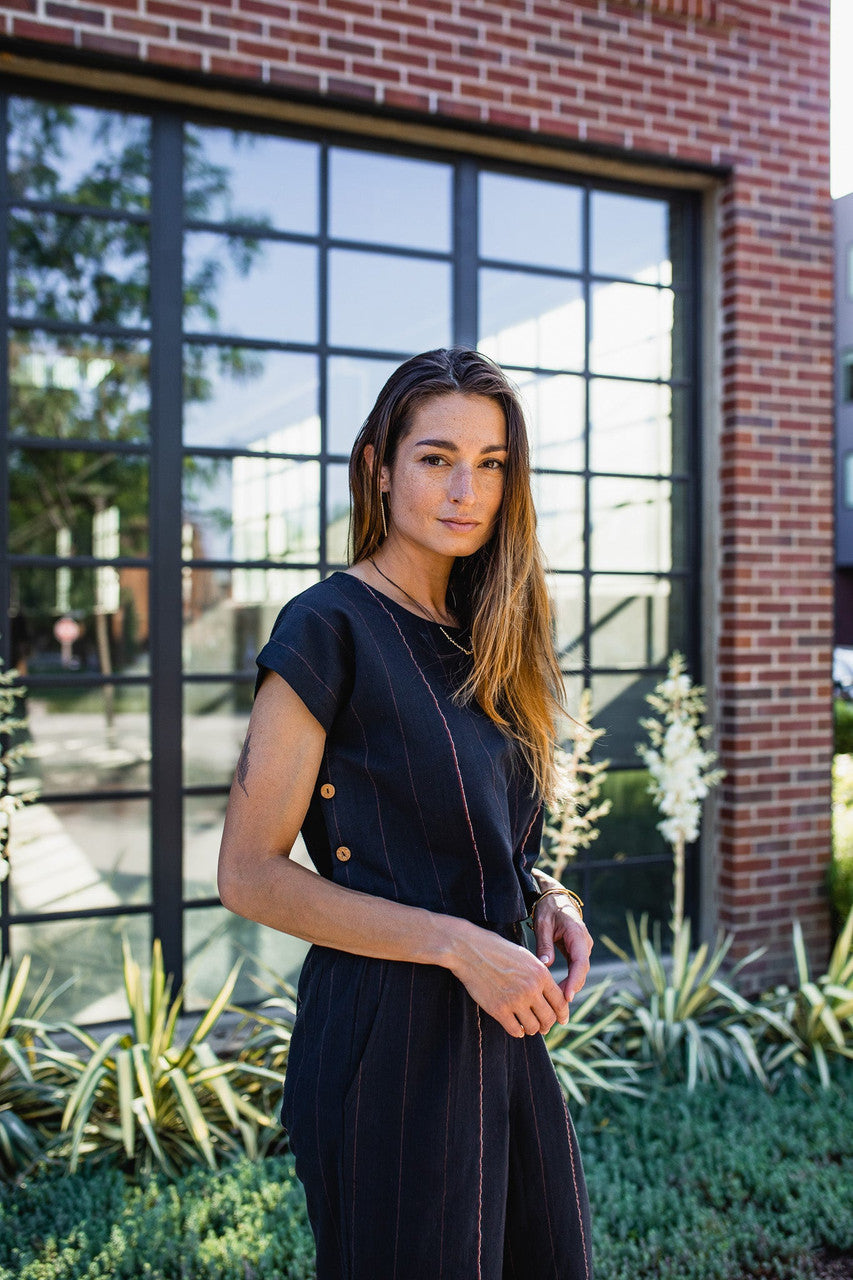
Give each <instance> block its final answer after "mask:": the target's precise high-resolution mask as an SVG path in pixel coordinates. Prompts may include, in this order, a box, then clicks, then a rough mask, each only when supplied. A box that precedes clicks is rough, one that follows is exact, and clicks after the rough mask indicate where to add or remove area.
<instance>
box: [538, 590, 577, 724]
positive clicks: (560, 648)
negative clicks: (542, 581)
mask: <svg viewBox="0 0 853 1280" xmlns="http://www.w3.org/2000/svg"><path fill="white" fill-rule="evenodd" d="M547 582H548V595H549V597H550V600H551V609H552V612H553V618H554V630H555V639H556V644H557V657H558V658H559V661H560V666H561V667H562V669H563V670H564V671H572V670H578V669H582V668H583V667H584V666H585V665H586V662H585V659H584V651H583V591H584V585H583V578H582V577H581V576H580V574H574V573H549V574H548V577H547ZM578 698H580V690H578ZM567 705H568V708H569V711H572V710H573V709H574V708H575V707H576V706H577V701H576V702H574V703H572V702H569V703H568V704H567Z"/></svg>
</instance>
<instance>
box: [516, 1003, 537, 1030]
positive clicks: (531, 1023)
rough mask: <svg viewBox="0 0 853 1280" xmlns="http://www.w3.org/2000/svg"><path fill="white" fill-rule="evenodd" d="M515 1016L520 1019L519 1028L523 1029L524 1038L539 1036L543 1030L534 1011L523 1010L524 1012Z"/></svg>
mask: <svg viewBox="0 0 853 1280" xmlns="http://www.w3.org/2000/svg"><path fill="white" fill-rule="evenodd" d="M515 1016H516V1018H517V1019H518V1023H519V1026H520V1027H521V1034H522V1035H523V1036H538V1035H539V1032H540V1031H541V1030H542V1028H541V1027H540V1025H539V1019H538V1017H537V1016H536V1014H535V1013H534V1012H533V1010H532V1009H526V1010H522V1012H520V1013H516V1015H515Z"/></svg>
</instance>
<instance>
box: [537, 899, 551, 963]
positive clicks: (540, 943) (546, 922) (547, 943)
mask: <svg viewBox="0 0 853 1280" xmlns="http://www.w3.org/2000/svg"><path fill="white" fill-rule="evenodd" d="M535 933H536V954H537V956H538V957H539V959H540V960H541V961H542V963H543V964H548V965H550V964H553V963H554V919H553V916H551V915H550V913H548V912H546V913H545V914H544V916H543V917H542V919H540V920H537V921H536V925H535Z"/></svg>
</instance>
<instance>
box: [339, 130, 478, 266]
mask: <svg viewBox="0 0 853 1280" xmlns="http://www.w3.org/2000/svg"><path fill="white" fill-rule="evenodd" d="M452 180H453V170H452V169H451V167H450V165H447V164H436V163H435V162H434V161H429V160H408V159H404V158H403V157H401V156H384V155H379V154H377V153H376V152H371V151H349V150H346V151H345V150H342V149H338V148H336V147H333V148H332V150H331V151H330V152H329V210H330V213H329V217H330V227H331V234H332V235H333V236H334V237H336V238H337V239H339V240H366V241H367V242H368V244H389V245H399V246H400V247H401V248H411V249H434V250H436V251H438V252H439V253H449V251H450V211H451V196H452V186H451V184H452Z"/></svg>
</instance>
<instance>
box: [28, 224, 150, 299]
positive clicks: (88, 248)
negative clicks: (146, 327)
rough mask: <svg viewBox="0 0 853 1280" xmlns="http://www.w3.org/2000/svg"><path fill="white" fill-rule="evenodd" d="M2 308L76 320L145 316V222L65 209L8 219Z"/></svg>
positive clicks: (146, 237) (146, 257)
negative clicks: (6, 282)
mask: <svg viewBox="0 0 853 1280" xmlns="http://www.w3.org/2000/svg"><path fill="white" fill-rule="evenodd" d="M9 308H10V310H11V311H12V312H13V313H17V314H18V315H22V316H39V317H41V318H42V319H45V320H72V321H74V322H76V323H81V324H91V323H96V324H107V325H140V324H143V323H146V322H147V317H148V227H147V226H146V225H145V224H144V223H143V224H140V223H136V222H116V221H111V220H110V219H106V218H86V217H77V216H76V215H74V214H68V213H47V212H24V211H22V210H21V211H18V212H17V213H14V214H12V215H11V217H10V219H9Z"/></svg>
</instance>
